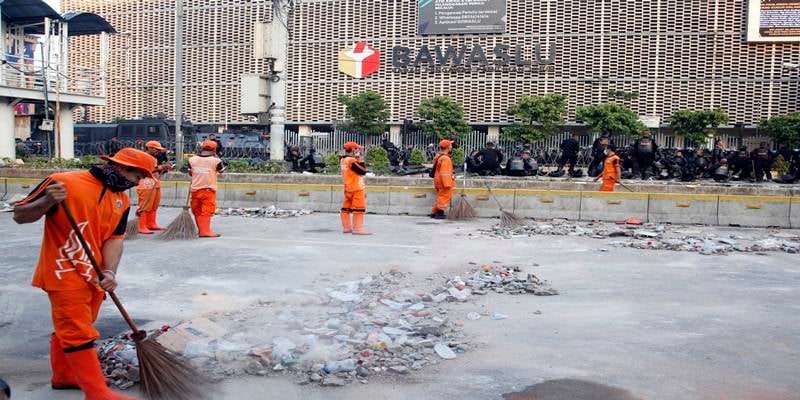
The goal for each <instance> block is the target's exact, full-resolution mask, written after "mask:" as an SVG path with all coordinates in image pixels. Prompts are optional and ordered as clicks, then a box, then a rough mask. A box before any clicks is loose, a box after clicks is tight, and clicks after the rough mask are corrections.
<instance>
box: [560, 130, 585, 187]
mask: <svg viewBox="0 0 800 400" xmlns="http://www.w3.org/2000/svg"><path fill="white" fill-rule="evenodd" d="M560 148H561V157H560V158H559V159H558V172H561V171H562V170H563V169H564V165H566V164H567V163H569V169H568V170H567V171H568V172H569V175H570V176H574V175H575V164H577V163H578V152H580V151H581V145H580V143H578V134H577V133H573V134H572V137H570V138H568V139H564V141H563V142H561V146H560Z"/></svg>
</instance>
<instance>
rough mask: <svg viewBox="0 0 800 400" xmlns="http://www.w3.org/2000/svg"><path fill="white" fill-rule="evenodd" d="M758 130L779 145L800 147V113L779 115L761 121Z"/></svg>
mask: <svg viewBox="0 0 800 400" xmlns="http://www.w3.org/2000/svg"><path fill="white" fill-rule="evenodd" d="M758 128H759V129H761V130H763V131H765V132H766V133H767V135H769V137H771V138H772V139H774V140H775V141H776V142H778V143H786V144H787V145H789V146H797V145H800V113H796V112H795V113H790V114H786V115H778V116H775V117H772V118H770V119H765V120H763V121H761V123H760V124H759V125H758Z"/></svg>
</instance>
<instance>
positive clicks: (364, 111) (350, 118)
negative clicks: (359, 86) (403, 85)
mask: <svg viewBox="0 0 800 400" xmlns="http://www.w3.org/2000/svg"><path fill="white" fill-rule="evenodd" d="M337 100H339V103H342V104H343V105H344V106H345V107H346V111H345V115H346V116H347V117H346V120H345V123H344V124H342V125H341V129H342V130H344V131H345V132H348V133H362V134H365V135H368V136H380V135H382V134H383V133H384V132H385V131H386V120H387V119H389V116H390V114H389V110H388V109H387V107H386V102H385V101H384V100H383V97H381V95H380V94H379V93H377V92H373V91H371V90H368V91H366V92H361V93H359V94H358V95H357V96H352V97H351V96H347V95H339V97H338V98H337Z"/></svg>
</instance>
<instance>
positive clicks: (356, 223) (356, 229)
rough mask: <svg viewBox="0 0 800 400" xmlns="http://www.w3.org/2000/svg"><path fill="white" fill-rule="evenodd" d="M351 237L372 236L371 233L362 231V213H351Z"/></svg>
mask: <svg viewBox="0 0 800 400" xmlns="http://www.w3.org/2000/svg"><path fill="white" fill-rule="evenodd" d="M353 235H360V236H369V235H372V232H368V231H366V230H365V229H364V213H353Z"/></svg>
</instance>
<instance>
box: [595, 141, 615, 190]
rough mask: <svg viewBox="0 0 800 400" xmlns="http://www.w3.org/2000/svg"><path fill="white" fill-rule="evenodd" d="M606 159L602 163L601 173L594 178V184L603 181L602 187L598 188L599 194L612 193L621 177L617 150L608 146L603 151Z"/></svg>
mask: <svg viewBox="0 0 800 400" xmlns="http://www.w3.org/2000/svg"><path fill="white" fill-rule="evenodd" d="M605 154H606V159H605V160H604V161H603V172H602V173H601V174H600V175H599V176H598V177H597V178H594V180H595V182H597V181H598V180H599V179H601V178H602V179H603V185H602V186H600V191H601V192H613V191H614V185H615V184H617V183H618V182H619V179H620V177H621V176H622V169H621V162H620V159H619V156H618V155H617V148H616V147H615V146H613V145H609V146H608V147H606V149H605Z"/></svg>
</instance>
